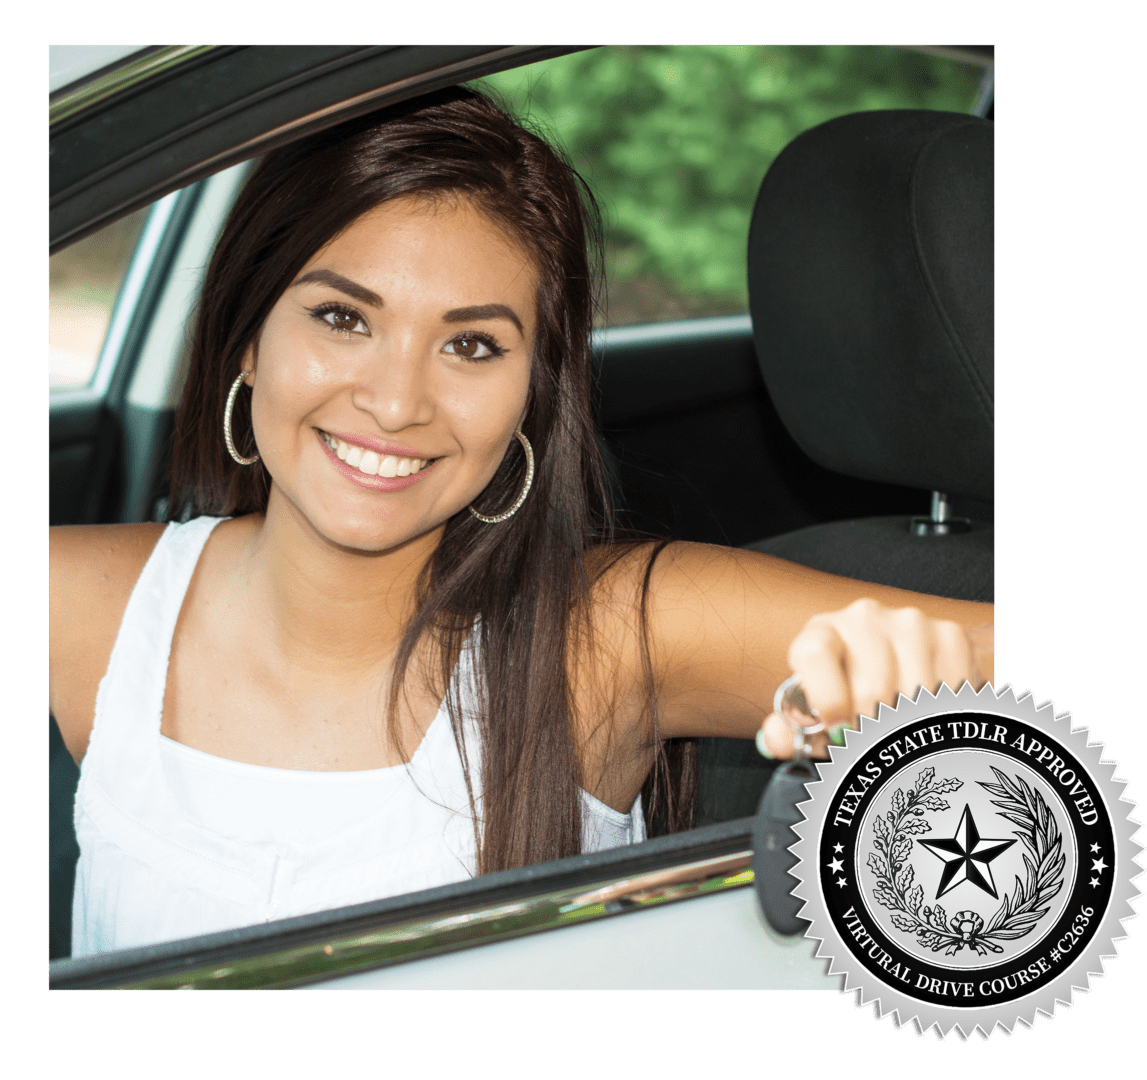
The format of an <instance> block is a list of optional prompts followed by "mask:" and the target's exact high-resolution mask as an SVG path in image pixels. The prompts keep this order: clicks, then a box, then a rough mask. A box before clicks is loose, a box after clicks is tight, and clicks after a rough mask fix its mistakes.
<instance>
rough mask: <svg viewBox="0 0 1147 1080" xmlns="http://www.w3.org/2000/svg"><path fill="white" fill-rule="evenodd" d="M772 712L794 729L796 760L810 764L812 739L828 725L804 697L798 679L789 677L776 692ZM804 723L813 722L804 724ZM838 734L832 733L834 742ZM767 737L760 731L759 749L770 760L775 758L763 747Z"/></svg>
mask: <svg viewBox="0 0 1147 1080" xmlns="http://www.w3.org/2000/svg"><path fill="white" fill-rule="evenodd" d="M773 712H775V713H777V714H778V715H781V717H783V718H785V720H786V721H787V722H788V726H789V727H790V728H791V729H793V760H794V761H811V760H812V748H811V746H810V744H809V736H811V735H819V734H820V733H821V731H825V730H827V729H828V725H826V723H825V721H824V720H822V719H821V717H820V713H819V712H817V710H816V709H813V707H812V706H811V705H810V704H809V699H807V698H806V697H805V696H804V687H803V686H801V678H799V675H789V676H788V679H786V680H785V681H783V682H782V683H781V684H780V686H779V687H778V688H777V692H775V694H774V695H773ZM805 720H812V721H813V722H812V723H805V722H804V721H805ZM837 730H838V729H836V728H834V729H833V730H832V731H829V738H832V737H833V735H834V734H835V733H836V731H837ZM764 737H765V733H764V731H763V730H762V731H758V733H757V749H758V750H759V751H760V753H762V754H763V756H764V757H766V758H771V757H772V754H770V753H768V752H767V750H766V748H765V746H764Z"/></svg>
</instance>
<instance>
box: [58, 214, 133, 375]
mask: <svg viewBox="0 0 1147 1080" xmlns="http://www.w3.org/2000/svg"><path fill="white" fill-rule="evenodd" d="M149 209H150V208H149V207H145V208H144V209H142V210H138V211H136V212H135V213H134V214H129V215H128V216H127V217H125V218H121V219H120V220H119V221H116V222H113V223H112V224H111V225H108V226H107V227H106V228H104V229H101V230H100V231H99V232H97V233H93V234H92V235H91V236H89V237H86V238H85V239H83V240H80V241H79V242H78V243H75V244H72V245H71V246H70V247H67V248H65V249H64V250H63V251H59V252H57V253H56V254H55V255H53V256H51V257H50V258H49V260H48V283H49V296H50V301H49V317H48V318H49V321H48V336H49V342H50V350H49V357H50V359H49V365H48V380H49V386H50V387H51V389H53V390H59V389H64V388H66V387H75V386H87V385H88V383H90V382H91V380H92V375H93V374H94V373H95V370H96V360H97V359H98V358H99V354H100V347H101V346H102V345H103V342H104V337H105V335H106V334H107V330H108V323H109V322H110V321H111V315H112V308H113V306H114V305H115V299H116V295H117V294H118V293H119V290H120V286H121V285H122V284H123V279H124V275H125V274H126V273H127V268H128V263H129V262H130V261H131V256H132V252H133V251H134V250H135V245H136V243H137V242H138V240H139V236H140V233H141V232H142V231H143V225H144V222H145V221H146V219H147V214H148V210H149Z"/></svg>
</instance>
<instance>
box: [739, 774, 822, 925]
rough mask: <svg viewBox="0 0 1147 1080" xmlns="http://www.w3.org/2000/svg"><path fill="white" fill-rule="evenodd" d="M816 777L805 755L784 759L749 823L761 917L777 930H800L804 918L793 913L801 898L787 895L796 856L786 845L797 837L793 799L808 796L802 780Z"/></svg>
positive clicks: (793, 882) (799, 816) (799, 817)
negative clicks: (754, 818) (753, 818)
mask: <svg viewBox="0 0 1147 1080" xmlns="http://www.w3.org/2000/svg"><path fill="white" fill-rule="evenodd" d="M816 779H817V771H816V767H815V766H814V765H813V764H812V763H811V762H810V761H808V760H807V759H803V758H798V759H797V760H795V761H788V762H786V763H785V764H784V765H782V766H780V767H779V768H778V769H777V771H776V772H774V773H773V776H772V779H771V780H770V781H769V786H768V787H766V788H765V793H764V795H762V796H761V805H760V806H759V807H758V808H757V821H756V824H755V825H754V826H753V881H754V884H755V885H756V889H757V899H758V900H759V901H760V903H761V908H762V910H763V911H764V913H765V918H766V919H767V920H768V923H769V926H771V927H772V928H773V929H774V930H775V931H776V932H777V933H778V934H783V935H785V936H786V937H792V936H793V935H796V934H803V933H804V931H805V929H806V928H807V927H808V925H809V924H808V922H807V921H806V920H805V919H801V918H799V917H798V916H797V912H798V911H800V909H801V907H802V906H803V904H804V901H802V900H798V899H796V897H794V896H792V895H791V891H792V888H793V886H795V885H796V883H797V879H796V878H795V877H793V876H792V874H790V873H789V871H790V870H791V869H792V868H793V867H794V866H796V862H797V859H796V856H795V855H793V854H792V852H790V851H789V850H788V849H789V847H790V846H791V845H793V844H795V843H796V842H797V840H798V839H799V837H798V836H797V834H796V833H795V832H794V831H793V828H792V827H793V825H795V824H796V823H797V822H798V821H801V820H802V819H803V817H804V815H803V814H802V813H801V812H800V811H799V810H798V809H797V803H800V802H804V801H805V800H806V799H807V798H808V792H807V790H806V789H805V784H807V783H809V782H810V781H813V780H816Z"/></svg>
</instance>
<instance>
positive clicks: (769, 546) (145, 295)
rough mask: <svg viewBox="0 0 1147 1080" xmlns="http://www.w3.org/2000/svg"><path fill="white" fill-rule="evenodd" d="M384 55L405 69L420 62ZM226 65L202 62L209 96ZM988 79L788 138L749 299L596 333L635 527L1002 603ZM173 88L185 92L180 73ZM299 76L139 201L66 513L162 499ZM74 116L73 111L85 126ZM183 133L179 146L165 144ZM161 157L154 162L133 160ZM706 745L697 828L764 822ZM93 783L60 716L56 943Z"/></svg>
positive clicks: (69, 403) (615, 463) (122, 512)
mask: <svg viewBox="0 0 1147 1080" xmlns="http://www.w3.org/2000/svg"><path fill="white" fill-rule="evenodd" d="M970 48H979V47H970ZM560 51H563V50H554V51H551V52H549V53H547V52H546V51H545V50H533V51H526V50H522V51H520V52H519V53H518V54H517V55H516V56H515V57H511V58H507V57H498V58H495V59H494V60H488V62H489V63H491V64H492V65H496V64H498V63H500V64H502V65H503V66H507V65H509V64H519V63H527V62H534V61H537V60H540V59H542V58H544V56H546V55H551V54H555V53H556V52H560ZM285 52H290V50H285ZM335 52H336V51H332V55H331V57H329V58H328V60H329V64H330V66H329V69H328V70H326V71H325V74H324V73H323V70H322V68H321V65H320V66H319V75H320V76H322V78H325V79H326V80H327V81H326V82H325V83H323V84H322V85H325V86H327V87H329V97H330V99H331V101H341V100H343V99H344V98H345V97H346V96H348V94H349V93H350V92H351V91H352V90H353V89H354V88H355V87H356V86H359V85H366V84H367V83H368V82H369V81H370V80H369V79H368V78H367V76H366V75H365V74H364V73H363V72H365V70H366V68H365V67H364V68H363V71H359V72H357V73H356V69H355V68H354V66H353V65H351V64H349V62H347V63H344V64H343V66H342V67H339V66H338V65H339V63H342V62H343V61H346V57H345V56H342V55H341V54H340V55H335ZM390 52H391V53H393V54H396V55H394V56H392V58H391V59H392V60H393V61H394V63H395V64H397V65H398V66H397V67H396V69H395V71H396V72H397V74H393V75H392V76H391V77H392V79H394V78H399V77H400V76H401V71H402V68H401V65H402V63H403V62H408V60H409V56H408V55H407V54H402V53H401V50H390ZM373 55H374V54H372V56H373ZM477 55H479V51H477V50H475V51H474V52H473V53H472V54H467V53H465V51H464V50H456V51H455V53H451V54H450V55H449V56H446V57H444V58H443V59H442V61H441V65H440V69H441V70H440V73H439V74H438V75H436V76H435V78H434V79H432V80H430V82H428V83H427V84H426V85H425V89H430V88H432V86H439V85H449V84H450V82H451V81H458V80H459V78H460V77H461V76H460V74H459V72H461V71H465V78H467V79H469V78H474V77H476V74H475V73H474V70H473V68H474V63H475V61H474V59H473V58H474V56H477ZM988 56H989V60H990V50H989V51H988ZM404 57H405V59H404ZM292 58H293V59H292ZM304 59H305V61H306V63H304ZM371 59H372V57H370V56H365V55H361V56H359V57H358V61H356V62H360V61H361V63H362V64H363V65H366V63H367V61H368V60H371ZM240 60H241V54H235V55H234V56H233V57H232V58H231V63H232V65H233V68H234V71H232V72H231V73H232V75H233V77H235V78H246V79H247V81H248V83H249V84H250V88H251V93H252V94H253V95H254V94H256V92H257V89H258V77H259V73H258V72H248V73H247V74H245V75H244V74H241V73H240ZM220 62H222V61H220ZM276 62H277V63H279V64H280V65H284V64H285V65H287V68H290V63H291V62H293V63H295V65H296V67H295V68H293V69H290V70H287V71H286V72H285V73H284V71H283V70H277V72H276V75H275V77H276V78H277V79H280V80H282V81H284V82H285V83H289V81H290V78H292V77H294V78H296V79H297V80H298V81H297V83H296V84H295V85H296V86H297V87H298V88H299V89H298V92H299V93H302V90H303V88H309V90H310V92H314V85H315V84H314V82H313V81H311V82H307V81H306V80H305V79H304V75H305V74H306V72H307V71H310V70H314V69H313V67H312V68H308V67H306V64H311V65H313V64H314V57H313V56H312V57H310V58H303V57H302V56H301V52H300V54H299V55H298V56H296V55H295V54H294V53H291V56H290V57H285V56H280V57H279V58H278V59H277V60H276ZM466 64H469V65H470V67H469V68H466V67H465V65H466ZM411 70H413V69H411ZM987 70H988V72H989V73H990V67H988V69H987ZM228 71H231V69H228ZM192 74H194V73H192ZM477 74H481V71H480V70H479V71H478V72H477ZM211 75H212V71H211V69H210V68H209V67H203V68H200V69H199V76H200V78H201V80H202V92H203V93H205V94H208V95H210V94H211V93H214V92H215V87H216V83H215V82H212V81H211V78H210V76H211ZM188 77H189V78H190V77H191V76H188ZM219 77H220V72H219V71H218V70H216V71H215V72H214V78H216V79H218V78H219ZM356 80H357V82H356ZM986 86H987V93H986V94H985V95H982V97H981V100H980V101H979V102H978V103H977V106H976V112H978V115H958V114H953V113H948V112H930V111H926V110H890V111H886V110H881V111H874V112H858V113H853V114H852V115H847V116H843V117H840V118H837V119H833V120H830V121H828V122H827V123H822V124H819V125H817V126H815V127H813V128H811V129H810V130H808V131H806V132H805V133H804V134H801V135H799V136H798V137H797V138H796V139H795V140H793V141H792V142H791V143H790V144H789V146H788V147H787V148H786V149H785V150H784V151H783V152H782V153H781V154H780V155H779V156H778V157H777V159H776V160H775V162H774V163H773V165H772V166H771V167H770V168H769V170H768V173H767V174H766V175H765V176H764V177H763V179H762V183H761V186H760V190H759V194H758V196H757V199H756V203H755V205H754V207H753V211H752V219H751V227H750V231H749V234H748V238H747V257H746V263H745V271H746V274H747V281H748V294H749V311H748V313H746V314H733V315H718V316H711V317H704V318H696V319H685V320H677V321H669V322H660V323H652V324H646V325H632V326H613V327H607V328H602V329H600V330H598V331H597V332H596V334H595V342H594V344H595V352H596V356H597V359H598V363H599V376H600V398H599V401H598V409H599V420H600V426H601V431H602V436H603V443H604V447H605V449H606V452H607V459H608V462H609V465H610V469H611V474H612V479H613V482H614V485H615V490H616V495H617V503H618V508H619V511H620V515H621V520H622V523H623V525H624V526H626V527H627V528H630V529H633V530H636V531H639V532H643V533H648V534H653V535H657V536H668V537H672V538H675V539H679V540H689V541H696V542H701V543H711V544H724V545H732V546H745V547H751V548H753V549H755V550H758V551H762V552H766V553H770V554H773V555H778V556H781V557H783V558H786V559H791V560H793V561H795V562H799V563H803V564H805V565H808V566H811V567H814V568H817V569H822V570H827V571H830V572H833V573H838V574H845V575H847V576H851V577H855V578H859V579H861V580H866V581H872V582H878V583H881V584H886V585H894V586H899V587H902V588H909V589H916V590H920V591H925V592H932V593H936V594H940V595H945V596H950V597H956V598H961V599H970V600H987V601H990V600H992V599H993V560H992V555H993V527H992V526H993V497H994V493H993V367H992V363H993V352H992V342H993V337H992V325H993V323H992V319H993V309H992V297H993V292H992V265H993V246H992V222H993V216H992V206H993V204H992V175H993V174H992V168H993V166H992V122H991V117H992V108H991V104H992V99H991V83H990V77H989V78H988V79H987V80H986ZM169 92H170V93H172V94H174V93H183V94H186V93H188V92H189V91H188V87H187V86H186V85H181V84H178V83H177V82H176V81H172V82H171V83H169ZM291 92H292V91H291V87H290V86H288V87H287V91H286V92H285V98H284V99H282V100H281V99H278V98H276V99H274V100H272V101H271V102H270V103H269V104H268V105H267V106H266V108H267V109H268V110H272V111H273V110H274V109H275V108H279V107H282V109H283V112H282V115H281V116H278V115H276V116H269V115H268V116H261V117H257V118H256V119H255V120H250V119H248V120H246V121H242V122H243V123H249V124H250V126H251V131H252V132H253V131H254V130H256V129H258V130H271V129H274V130H276V131H277V132H278V133H277V134H276V135H275V136H274V139H272V140H269V141H268V140H264V141H263V142H257V141H256V140H255V139H254V136H253V135H252V134H251V133H250V132H248V131H246V129H245V130H244V132H242V133H241V134H239V135H233V137H231V146H232V147H233V149H232V150H230V151H228V153H229V157H225V156H224V155H222V154H221V153H219V154H217V155H216V157H215V158H214V159H212V160H208V162H207V164H206V165H204V164H203V160H202V159H203V154H202V152H201V151H197V152H196V153H195V154H192V153H191V152H190V151H188V152H187V154H185V158H184V159H183V160H181V162H180V163H179V164H178V167H177V168H173V169H169V178H170V175H175V174H178V177H179V178H180V179H184V178H189V179H190V182H189V183H186V184H180V186H179V187H178V189H176V190H171V191H170V192H169V193H165V194H162V195H161V197H160V198H159V199H158V200H157V201H154V205H153V206H152V209H151V210H150V212H149V213H148V216H147V218H146V222H145V224H144V225H143V227H142V231H141V233H140V237H139V241H138V243H137V245H136V247H135V251H134V254H133V256H132V259H131V262H130V265H129V267H128V269H127V272H126V274H125V276H124V279H123V284H122V286H121V288H120V292H119V297H118V300H117V303H116V308H115V310H114V312H113V314H112V317H111V322H110V324H109V328H108V332H107V335H106V337H105V340H104V345H103V347H102V352H101V357H100V360H99V362H98V364H97V367H96V373H95V375H94V376H93V378H92V381H91V382H90V383H89V385H87V386H85V387H82V388H77V389H73V390H69V391H67V392H62V393H55V394H53V397H52V405H51V419H50V444H51V445H50V478H51V499H50V523H51V524H53V525H56V524H78V523H96V522H120V521H146V520H161V519H162V518H163V517H164V514H165V512H166V498H165V495H166V487H165V484H166V480H165V476H164V467H165V463H166V455H167V446H168V443H169V440H170V437H171V430H172V420H173V413H174V406H175V402H176V400H177V399H178V395H179V390H180V386H181V378H182V374H183V372H182V367H181V362H182V360H183V359H184V355H185V353H184V347H185V322H186V318H187V315H188V313H189V312H190V310H191V308H192V306H193V304H194V297H195V294H196V290H197V288H198V285H199V282H200V281H201V278H202V274H203V269H204V267H205V265H206V263H207V261H208V259H209V257H210V252H211V248H212V244H213V242H214V238H215V236H216V235H217V233H218V231H219V228H220V226H221V223H222V221H223V219H224V216H225V214H226V212H227V208H228V207H229V205H230V203H231V201H232V199H233V198H234V196H235V194H236V192H237V191H238V189H239V187H240V185H241V184H242V181H243V178H244V176H245V174H246V171H247V169H248V167H249V159H250V157H251V156H252V154H253V153H260V152H263V151H264V150H265V149H267V148H268V146H269V145H273V144H274V143H275V140H278V141H280V142H281V141H286V140H287V139H288V138H290V137H294V135H296V134H298V133H299V131H301V130H303V127H291V123H290V122H289V120H288V119H287V117H288V114H289V113H290V112H291V109H289V108H287V107H286V106H283V100H285V99H286V98H289V96H290V93H291ZM376 104H377V103H376ZM372 107H374V106H372ZM296 111H297V110H296ZM128 115H129V113H127V112H124V113H123V116H122V117H120V119H121V120H123V118H124V117H127V116H128ZM113 119H114V118H113ZM124 122H126V120H124ZM234 122H235V123H240V121H234ZM276 124H278V127H277V128H276V126H275V125H276ZM83 135H84V130H83V129H80V128H78V129H76V133H75V134H74V137H75V138H76V139H79V138H81V137H82V136H83ZM88 137H90V132H89V133H88ZM161 137H166V136H164V135H163V133H159V134H157V135H156V138H157V139H161ZM141 145H142V144H141ZM189 145H190V144H189V143H186V142H185V143H182V144H176V143H173V146H174V147H175V150H174V151H173V152H182V151H181V150H180V147H183V148H184V149H186V148H187V146H189ZM234 147H239V149H234ZM151 151H152V152H154V146H152V147H151ZM244 155H245V156H244ZM219 161H223V164H224V165H225V166H226V167H223V168H217V167H216V165H217V164H218V162H219ZM88 167H89V168H90V167H91V166H90V164H89V166H88ZM148 167H149V166H148V164H147V163H146V162H145V161H143V160H142V158H141V159H140V160H139V161H138V162H137V163H136V164H135V165H134V166H133V168H135V169H136V170H137V172H140V171H141V170H142V171H146V169H147V168H148ZM129 180H130V178H125V177H123V176H120V178H119V180H118V181H117V182H119V183H121V184H123V185H129ZM70 182H72V183H73V184H74V183H76V182H78V181H77V180H76V178H75V177H71V178H70ZM158 183H159V182H158V180H149V179H148V178H147V177H144V176H142V172H141V173H140V175H138V176H136V177H135V179H134V180H132V181H131V185H133V187H132V190H133V191H137V192H141V193H142V194H140V195H139V197H136V196H134V195H133V197H132V198H133V199H134V202H132V201H131V200H128V199H127V198H126V197H123V196H120V195H117V196H116V197H115V198H111V199H109V205H112V206H113V209H109V210H108V211H107V212H106V213H104V214H103V215H102V216H101V214H100V213H92V212H89V213H88V214H87V215H86V216H85V215H82V214H80V213H79V212H78V211H77V212H76V213H75V215H74V220H73V221H72V222H71V223H70V224H69V222H68V221H66V220H64V218H61V224H60V226H59V228H58V229H56V228H54V230H53V233H54V236H55V237H56V238H57V240H56V241H55V242H56V245H57V247H63V246H65V245H66V244H67V243H69V242H71V241H72V240H74V239H77V238H78V237H79V236H80V235H82V234H83V233H84V231H85V230H86V231H88V232H90V231H91V229H93V228H96V227H98V226H99V225H100V224H101V223H106V221H108V220H110V219H111V217H112V216H114V215H116V214H122V213H124V212H127V211H128V210H132V209H138V207H139V206H142V205H144V204H145V203H149V202H152V198H153V194H154V192H156V191H158V190H159V186H158ZM66 187H67V184H66V183H65V182H64V181H61V188H60V190H65V189H66ZM117 200H118V201H117ZM65 202H66V200H65ZM65 209H66V208H65ZM701 209H702V208H699V211H700V210H701ZM61 214H63V211H61ZM684 435H687V438H685V437H683V436H684ZM698 447H712V448H716V451H717V452H716V453H715V454H714V453H705V454H700V453H698V452H697V448H698ZM701 744H702V745H701V747H700V775H699V790H698V800H697V805H696V824H697V825H698V826H708V825H714V824H717V823H721V822H728V821H732V820H734V819H741V818H745V817H748V816H750V815H753V814H754V813H755V812H756V810H757V805H758V803H759V801H760V798H761V793H762V791H763V790H764V788H765V785H766V783H767V781H768V779H769V776H770V775H771V772H772V768H773V766H772V763H770V762H767V761H765V760H764V759H762V758H761V757H760V755H759V754H758V753H757V751H756V749H755V748H754V746H753V744H751V743H748V742H742V741H739V740H724V739H705V740H702V741H701ZM77 779H78V770H77V768H76V766H75V764H74V762H72V760H71V758H70V756H69V755H68V753H67V751H66V750H65V748H64V746H63V742H62V740H61V739H60V735H59V732H58V729H57V728H56V725H55V722H54V721H50V786H51V803H50V813H51V893H50V902H51V915H50V926H51V940H50V950H51V956H52V957H53V958H58V957H66V956H68V955H69V947H70V946H69V941H70V908H71V893H72V875H73V870H74V865H75V860H76V858H77V857H78V851H77V849H76V846H75V839H74V835H73V833H72V830H71V813H72V803H73V802H74V791H75V784H76V781H77Z"/></svg>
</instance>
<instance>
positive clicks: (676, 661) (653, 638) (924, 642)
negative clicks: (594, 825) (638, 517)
mask: <svg viewBox="0 0 1147 1080" xmlns="http://www.w3.org/2000/svg"><path fill="white" fill-rule="evenodd" d="M647 605H648V606H647V612H648V629H649V641H650V647H651V652H652V661H653V667H654V677H655V679H656V682H657V689H658V711H659V718H658V723H659V732H658V734H659V736H660V737H661V738H672V737H675V736H687V735H721V736H728V737H732V738H753V737H754V736H755V735H756V733H757V731H758V730H759V729H760V727H761V723H762V720H765V719H766V717H767V722H766V724H765V737H766V742H767V745H768V747H769V749H770V751H771V752H772V753H773V754H774V755H775V756H777V757H782V758H783V757H788V756H790V755H791V753H792V750H793V736H792V733H791V729H790V728H789V727H788V725H787V724H786V722H785V721H784V720H783V719H782V718H781V717H779V716H776V715H770V714H772V701H773V694H774V692H775V690H776V688H777V686H779V685H780V683H781V682H782V681H783V680H785V679H786V678H788V677H789V676H790V675H792V674H794V673H795V674H796V675H798V676H799V677H800V679H801V683H802V685H803V688H804V691H805V696H806V698H807V699H808V702H809V704H810V705H811V706H812V707H813V708H815V709H816V710H817V711H818V712H819V713H820V715H821V718H822V719H823V720H824V721H825V723H826V724H827V725H828V726H830V727H831V726H833V725H835V724H842V723H848V722H852V721H854V720H855V718H856V717H857V716H858V715H860V714H864V715H874V714H875V710H876V707H877V704H878V703H879V702H882V701H883V702H886V703H887V704H891V705H895V704H896V700H897V696H898V694H901V693H903V694H907V695H909V696H911V697H915V695H916V693H917V691H918V690H919V688H920V687H921V686H923V687H925V688H926V689H928V690H929V691H933V692H934V691H935V690H936V689H937V688H938V686H939V685H940V683H941V682H945V683H947V684H948V685H949V686H950V687H952V688H953V689H956V688H958V687H959V686H960V685H962V684H963V682H964V681H965V680H967V681H969V682H971V683H972V684H973V685H974V686H975V687H976V688H979V686H981V685H982V684H983V683H984V682H985V681H989V680H991V678H992V675H993V671H992V652H991V642H992V620H993V607H992V605H991V604H979V603H972V602H969V601H963V600H948V599H945V598H943V597H939V596H930V595H927V594H924V593H915V592H909V591H907V590H904V589H894V588H889V587H886V586H882V585H872V584H869V583H867V582H863V581H855V580H853V579H851V578H842V577H837V576H835V575H833V574H825V573H821V572H820V571H817V570H810V569H808V568H807V567H804V566H800V565H798V564H796V563H791V562H788V561H786V560H784V559H778V558H776V557H774V556H770V555H762V554H759V553H757V552H752V551H743V550H737V549H731V548H719V547H709V546H706V545H700V544H680V543H679V544H671V545H670V546H669V547H668V548H666V549H665V551H663V552H662V553H661V555H660V556H659V557H658V559H657V561H656V562H655V564H654V566H653V570H652V575H651V577H650V589H649V596H648V600H647ZM825 738H826V737H825V736H823V735H821V736H819V737H818V739H819V745H818V744H817V743H814V749H815V750H816V751H818V752H823V743H824V740H825Z"/></svg>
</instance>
